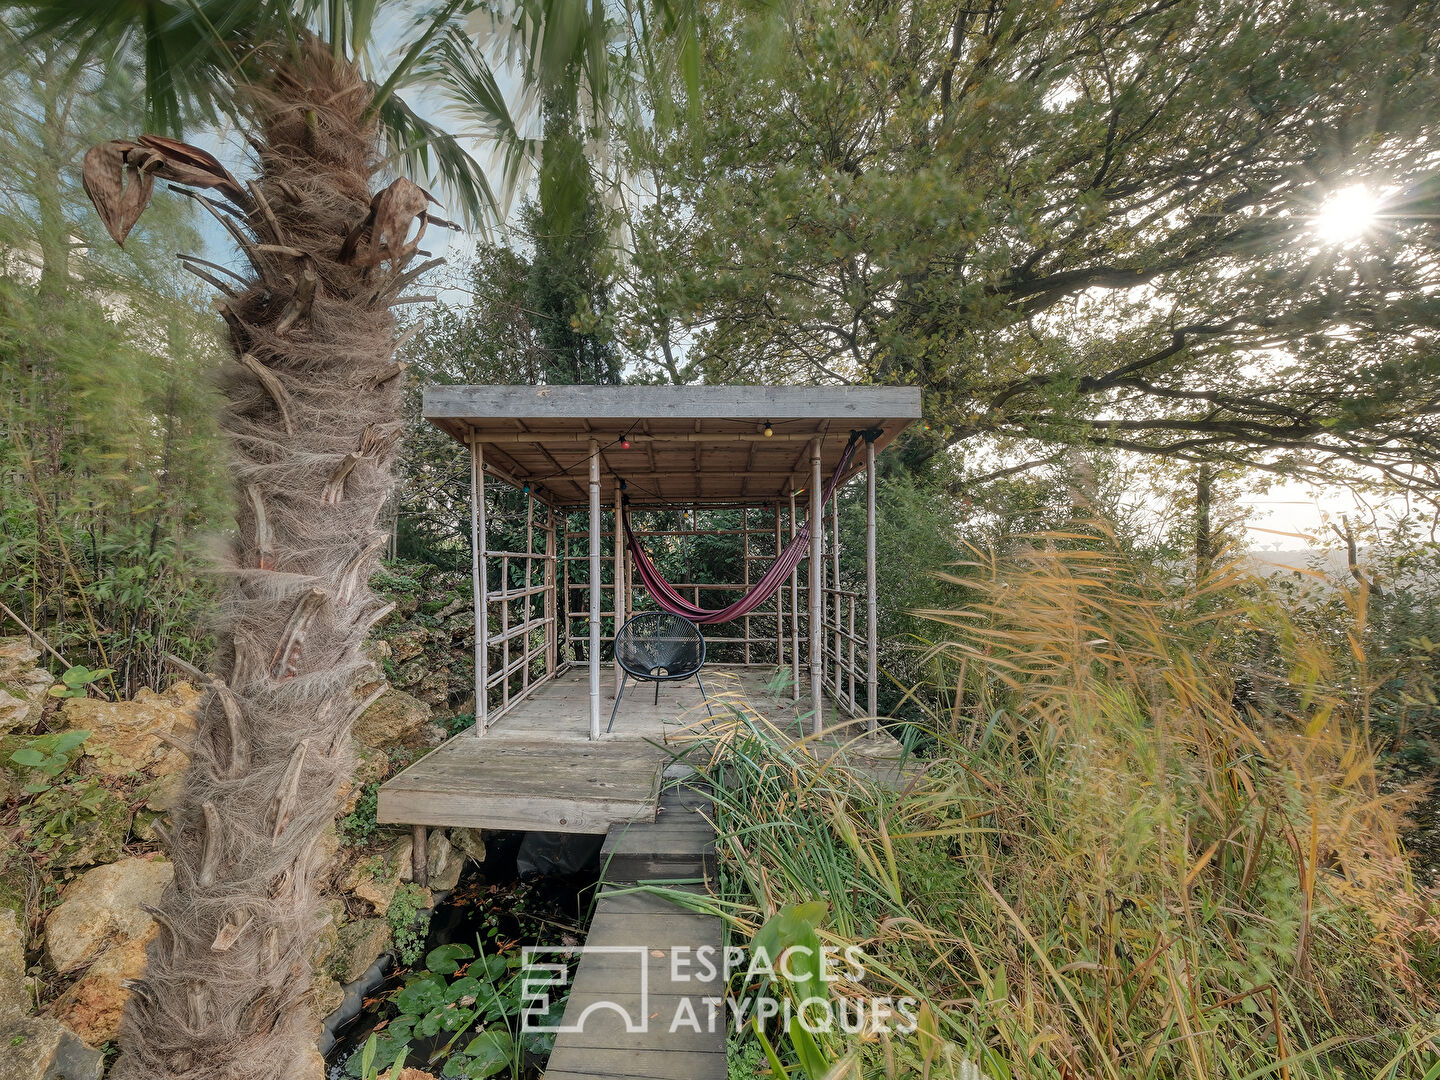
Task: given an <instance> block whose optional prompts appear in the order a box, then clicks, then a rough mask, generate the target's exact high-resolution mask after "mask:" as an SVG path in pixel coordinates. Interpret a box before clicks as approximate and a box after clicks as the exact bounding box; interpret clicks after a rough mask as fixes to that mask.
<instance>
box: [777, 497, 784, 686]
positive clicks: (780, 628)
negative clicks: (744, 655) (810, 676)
mask: <svg viewBox="0 0 1440 1080" xmlns="http://www.w3.org/2000/svg"><path fill="white" fill-rule="evenodd" d="M775 558H777V559H778V558H780V500H779V499H776V500H775ZM775 666H776V667H784V666H785V584H784V582H781V584H780V587H779V588H778V589H776V590H775Z"/></svg>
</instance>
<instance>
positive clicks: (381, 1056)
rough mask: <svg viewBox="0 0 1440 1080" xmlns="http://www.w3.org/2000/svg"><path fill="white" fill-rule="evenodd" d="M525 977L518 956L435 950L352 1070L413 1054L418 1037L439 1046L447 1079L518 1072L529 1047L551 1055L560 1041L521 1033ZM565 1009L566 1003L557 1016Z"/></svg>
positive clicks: (463, 948) (459, 946)
mask: <svg viewBox="0 0 1440 1080" xmlns="http://www.w3.org/2000/svg"><path fill="white" fill-rule="evenodd" d="M521 978H522V972H521V971H520V958H519V957H518V956H509V957H506V956H501V955H498V954H494V953H490V954H484V955H480V956H478V957H477V956H476V952H475V950H474V949H472V948H471V947H470V946H468V945H465V944H463V943H459V942H455V943H451V944H447V945H441V946H439V947H437V948H435V949H432V950H430V952H429V953H428V954H426V957H425V970H424V971H420V972H417V973H416V974H415V975H413V976H411V977H410V978H409V979H407V980H406V982H405V984H404V985H403V986H401V987H400V988H399V989H398V990H396V991H395V992H394V993H393V994H392V995H391V997H390V1004H391V1005H392V1006H393V1007H394V1008H395V1009H396V1010H397V1012H398V1015H396V1016H395V1017H393V1018H392V1019H390V1020H389V1021H388V1023H387V1024H386V1025H385V1028H384V1031H383V1032H381V1033H380V1034H379V1035H377V1036H372V1037H371V1040H370V1042H368V1043H367V1045H366V1049H365V1051H364V1052H363V1053H362V1054H356V1055H354V1056H353V1057H352V1058H351V1059H350V1061H349V1063H348V1064H347V1066H346V1069H347V1072H348V1073H349V1075H351V1076H355V1077H361V1076H365V1075H368V1072H369V1070H370V1069H371V1068H373V1067H378V1068H384V1067H385V1066H387V1065H389V1064H390V1063H391V1062H393V1061H396V1060H399V1059H401V1058H403V1057H405V1056H406V1055H407V1054H409V1053H411V1052H412V1051H413V1049H414V1045H413V1044H414V1043H416V1041H417V1040H427V1041H428V1045H430V1046H432V1047H433V1049H432V1050H431V1051H430V1054H429V1061H430V1063H432V1064H433V1063H435V1062H442V1061H443V1075H444V1076H446V1077H466V1078H471V1080H484V1078H486V1077H490V1076H495V1075H498V1074H500V1073H502V1072H508V1073H510V1074H511V1075H512V1076H517V1075H518V1073H519V1069H520V1064H521V1061H522V1060H523V1055H524V1054H525V1053H527V1052H528V1053H531V1054H543V1053H548V1052H549V1050H550V1046H551V1044H552V1040H551V1039H547V1038H544V1037H541V1036H537V1035H534V1034H527V1035H526V1036H524V1037H523V1038H520V1037H517V1035H516V1030H517V1029H518V1025H519V1017H520V1011H521V1005H522V1003H521V1000H520V983H521ZM559 1009H563V1004H562V1005H561V1006H558V1007H557V1012H556V1014H555V1015H556V1016H557V1017H558V1015H559V1012H558V1010H559ZM462 1040H463V1041H462Z"/></svg>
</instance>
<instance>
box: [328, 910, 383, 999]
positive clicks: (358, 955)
mask: <svg viewBox="0 0 1440 1080" xmlns="http://www.w3.org/2000/svg"><path fill="white" fill-rule="evenodd" d="M391 944H392V941H391V938H390V924H389V923H388V922H386V921H385V920H384V919H353V920H351V921H350V922H348V923H346V924H345V925H344V926H342V927H340V934H339V946H338V948H337V949H336V950H335V955H334V956H333V957H332V958H331V962H330V968H329V970H330V975H331V977H332V978H334V979H335V981H336V982H339V983H340V984H342V985H343V984H345V983H351V982H354V981H355V980H356V979H358V978H360V976H361V975H364V974H365V970H366V969H367V968H368V967H369V966H370V965H371V964H373V963H374V962H375V958H376V957H378V956H379V955H380V954H381V953H384V952H389V951H390V947H391Z"/></svg>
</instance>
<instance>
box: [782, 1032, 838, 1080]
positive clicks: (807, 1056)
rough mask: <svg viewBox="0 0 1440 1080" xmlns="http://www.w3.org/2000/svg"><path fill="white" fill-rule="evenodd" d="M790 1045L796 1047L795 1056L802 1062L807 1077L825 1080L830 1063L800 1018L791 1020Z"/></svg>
mask: <svg viewBox="0 0 1440 1080" xmlns="http://www.w3.org/2000/svg"><path fill="white" fill-rule="evenodd" d="M790 1044H791V1045H792V1046H794V1047H795V1056H796V1057H797V1058H798V1059H799V1060H800V1067H801V1068H802V1069H804V1070H805V1075H807V1076H808V1077H810V1080H824V1078H825V1074H826V1073H828V1072H829V1071H830V1062H829V1061H828V1060H827V1059H826V1057H825V1055H824V1054H822V1053H821V1052H820V1048H819V1047H818V1046H816V1045H815V1037H814V1036H813V1035H811V1034H810V1032H808V1031H806V1030H805V1027H804V1025H803V1024H801V1023H800V1018H799V1017H798V1016H792V1017H791V1018H790Z"/></svg>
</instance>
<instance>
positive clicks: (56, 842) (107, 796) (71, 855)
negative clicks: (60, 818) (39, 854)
mask: <svg viewBox="0 0 1440 1080" xmlns="http://www.w3.org/2000/svg"><path fill="white" fill-rule="evenodd" d="M59 790H60V789H58V788H57V789H55V791H52V792H47V793H46V794H45V795H42V796H41V797H40V799H41V801H37V802H36V804H35V805H36V806H37V807H38V806H41V805H43V800H44V799H47V798H49V797H50V795H52V794H55V792H58V791H59ZM66 812H67V813H71V812H73V813H74V815H75V816H74V819H73V821H70V822H69V823H68V827H67V828H66V829H65V830H64V831H63V832H61V833H59V834H58V835H56V836H55V837H54V838H53V841H52V843H53V846H52V847H50V848H49V849H48V850H47V851H46V854H47V855H48V856H49V860H50V866H51V867H52V868H57V869H61V870H66V869H72V868H74V867H80V866H96V865H99V864H100V863H108V862H113V861H115V860H116V859H118V858H120V854H121V852H122V851H123V850H124V848H125V838H126V837H127V836H129V835H130V804H129V803H127V802H126V801H125V800H124V799H122V798H121V797H120V796H119V795H116V794H115V793H114V792H113V791H111V790H110V789H109V788H104V787H99V786H95V787H93V788H92V789H91V790H89V791H87V792H85V794H84V797H83V798H82V799H81V800H80V802H79V804H78V806H76V805H75V804H73V803H72V804H70V806H68V807H67V808H66Z"/></svg>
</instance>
